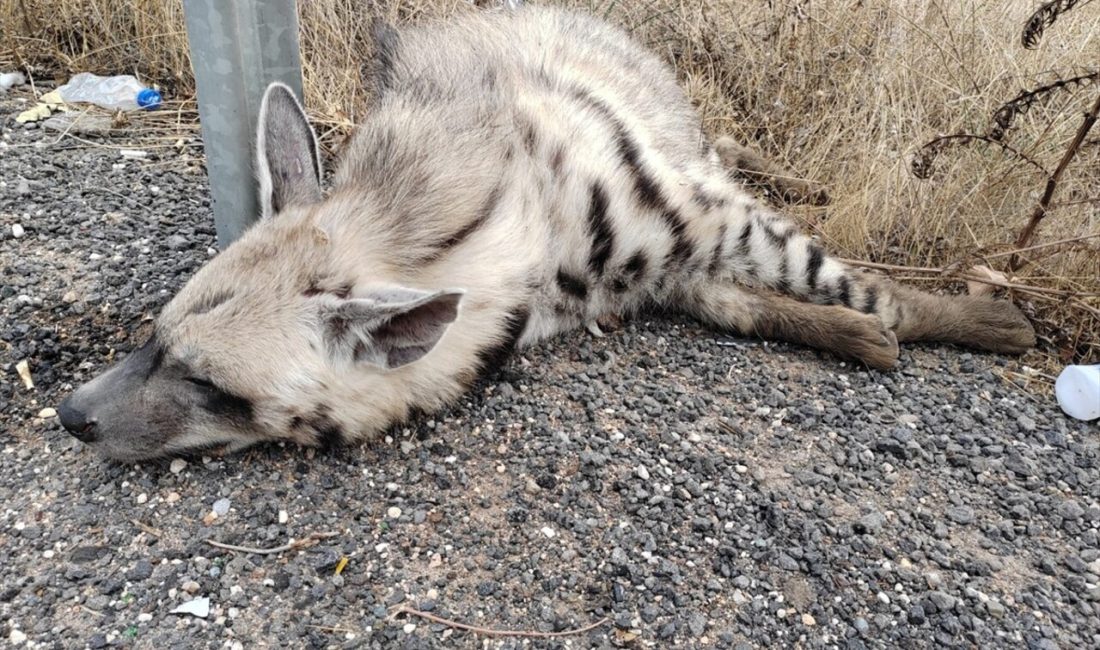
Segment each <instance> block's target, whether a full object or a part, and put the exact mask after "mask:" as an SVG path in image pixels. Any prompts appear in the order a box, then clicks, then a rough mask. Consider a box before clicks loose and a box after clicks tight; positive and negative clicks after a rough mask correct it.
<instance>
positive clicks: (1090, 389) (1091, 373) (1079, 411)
mask: <svg viewBox="0 0 1100 650" xmlns="http://www.w3.org/2000/svg"><path fill="white" fill-rule="evenodd" d="M1054 394H1055V395H1056V396H1057V397H1058V406H1061V407H1062V410H1063V411H1065V412H1066V415H1069V416H1070V417H1074V418H1077V419H1078V420H1084V421H1086V422H1088V421H1089V420H1095V419H1096V418H1100V365H1096V366H1067V367H1066V369H1065V370H1063V371H1062V374H1060V375H1058V380H1057V381H1055V382H1054Z"/></svg>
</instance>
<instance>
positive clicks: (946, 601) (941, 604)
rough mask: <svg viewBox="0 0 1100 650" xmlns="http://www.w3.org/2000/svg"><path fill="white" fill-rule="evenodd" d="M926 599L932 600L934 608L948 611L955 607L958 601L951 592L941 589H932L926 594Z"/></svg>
mask: <svg viewBox="0 0 1100 650" xmlns="http://www.w3.org/2000/svg"><path fill="white" fill-rule="evenodd" d="M928 600H930V601H932V604H933V605H935V606H936V609H938V610H939V611H941V612H950V611H951V610H953V609H955V603H956V602H957V601H958V599H957V598H955V597H954V596H952V595H951V594H948V593H945V592H942V591H933V592H932V593H931V594H929V595H928Z"/></svg>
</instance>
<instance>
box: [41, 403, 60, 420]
mask: <svg viewBox="0 0 1100 650" xmlns="http://www.w3.org/2000/svg"><path fill="white" fill-rule="evenodd" d="M55 415H57V411H56V410H54V409H52V408H50V407H49V406H47V407H46V408H44V409H42V410H41V411H39V412H38V417H40V418H42V419H43V420H48V419H50V418H52V417H53V416H55Z"/></svg>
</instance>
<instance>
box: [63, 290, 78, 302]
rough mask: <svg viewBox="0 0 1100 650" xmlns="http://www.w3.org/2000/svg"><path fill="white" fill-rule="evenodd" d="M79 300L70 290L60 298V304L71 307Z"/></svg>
mask: <svg viewBox="0 0 1100 650" xmlns="http://www.w3.org/2000/svg"><path fill="white" fill-rule="evenodd" d="M79 299H80V296H78V295H77V294H76V292H75V291H72V290H69V291H66V292H65V295H63V296H61V302H63V303H65V304H66V305H71V304H73V303H74V302H76V301H77V300H79Z"/></svg>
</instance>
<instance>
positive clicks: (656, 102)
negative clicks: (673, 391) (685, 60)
mask: <svg viewBox="0 0 1100 650" xmlns="http://www.w3.org/2000/svg"><path fill="white" fill-rule="evenodd" d="M375 32H376V34H375V38H376V46H377V47H376V49H377V56H376V58H375V60H374V61H373V62H372V65H373V71H372V74H371V79H370V83H372V84H373V85H374V95H375V96H376V100H375V101H374V104H373V106H372V108H371V110H370V113H369V115H368V116H367V117H366V119H365V120H364V121H363V123H362V124H360V125H359V126H358V128H357V129H356V132H355V135H354V137H353V139H352V141H351V142H350V144H349V146H348V147H347V149H346V151H345V152H344V153H343V154H342V156H341V160H340V162H339V165H338V168H337V171H336V175H335V180H334V183H333V187H332V188H331V189H330V190H329V191H328V192H327V193H326V192H324V191H323V189H322V186H321V180H320V179H321V178H322V171H321V161H320V156H319V155H318V149H317V142H316V137H315V135H314V133H313V130H312V129H311V128H310V126H309V124H308V122H307V121H306V118H305V115H304V113H303V111H302V109H301V106H300V105H299V104H298V102H297V100H296V99H295V98H294V96H293V95H292V94H291V93H290V92H289V91H288V90H287V89H286V88H285V87H284V86H281V85H273V86H271V87H270V88H269V89H268V91H267V93H266V95H265V97H264V101H263V105H262V109H261V112H260V119H259V125H258V129H257V174H258V176H259V181H260V182H259V186H260V196H261V199H262V204H263V218H262V219H261V221H260V222H259V223H257V224H256V225H255V226H253V227H252V228H250V229H249V230H248V231H247V232H246V233H245V234H244V235H243V236H242V237H241V238H240V239H239V240H238V241H237V242H235V243H234V244H233V245H231V246H229V247H228V248H227V249H226V250H225V251H223V252H221V253H220V254H219V255H218V256H216V257H215V258H214V259H213V260H211V261H210V262H209V263H208V264H207V265H206V266H204V267H203V268H202V269H200V270H199V272H198V273H197V274H196V275H195V277H194V278H192V279H191V281H190V282H189V283H188V284H187V285H186V286H185V287H184V288H183V290H182V291H181V292H180V293H179V294H178V295H177V296H176V297H175V298H174V299H173V300H172V301H171V302H170V303H169V304H168V305H167V307H166V308H165V309H164V311H163V313H162V314H161V315H160V316H159V318H158V319H157V321H156V327H155V332H154V333H153V335H152V336H151V338H150V339H149V341H148V342H147V343H145V345H144V346H142V347H141V348H140V349H138V350H136V351H134V352H133V353H131V354H130V355H129V356H127V357H126V358H125V359H124V360H123V361H121V362H120V363H119V364H118V365H117V366H115V367H114V368H112V369H110V370H108V371H107V372H105V373H104V374H102V375H100V376H99V377H97V378H95V379H93V380H92V381H91V382H89V383H87V384H85V385H84V386H82V387H80V388H79V389H78V390H77V391H75V392H74V393H73V394H72V395H71V396H70V397H69V398H68V399H66V400H65V402H64V403H63V404H62V405H61V406H60V408H59V409H58V411H59V414H60V417H61V421H62V424H63V425H64V426H65V427H66V428H67V429H68V430H69V431H70V432H71V433H72V434H73V435H74V436H76V437H77V438H79V439H81V440H83V441H85V442H87V443H89V444H90V445H91V446H92V447H93V448H95V449H96V450H98V451H99V452H101V453H102V454H103V455H105V456H108V457H111V458H115V459H121V460H138V459H145V458H151V457H158V456H164V455H171V454H178V453H187V452H194V451H198V450H203V449H210V448H215V447H228V448H231V449H232V448H240V447H243V446H247V445H249V444H252V443H256V442H259V441H263V440H288V441H293V442H296V443H300V444H303V445H332V444H341V443H348V442H353V441H357V440H361V439H364V438H367V437H370V436H372V435H375V434H377V433H378V432H380V431H383V430H385V429H386V428H388V427H390V426H391V425H393V424H394V423H396V422H399V421H402V420H403V419H405V418H407V417H408V416H409V414H410V413H413V412H416V411H432V410H434V409H438V408H440V407H442V406H443V405H445V404H447V403H448V402H451V401H453V400H454V399H455V398H457V397H458V396H459V395H460V394H461V393H462V392H463V391H464V390H466V389H467V388H468V387H469V386H470V385H471V384H472V383H473V382H474V381H475V380H476V379H477V378H478V377H479V376H480V375H482V374H483V373H484V372H485V371H487V370H489V369H490V368H492V367H493V365H494V364H496V363H498V362H499V360H500V358H501V357H502V355H504V354H507V353H508V352H509V351H510V350H512V349H513V348H515V347H516V346H523V345H526V344H530V343H532V342H535V341H538V340H541V339H545V338H547V337H550V336H553V335H555V334H557V333H559V332H563V331H567V330H572V329H576V328H580V327H588V328H589V329H590V330H592V331H593V332H598V331H599V328H598V325H597V324H596V323H597V321H598V320H599V319H601V318H602V317H604V316H608V315H617V314H623V313H628V312H632V311H635V310H637V309H640V308H643V307H646V306H657V307H662V308H666V309H678V310H682V311H684V312H687V313H690V314H693V315H695V316H696V317H698V318H700V319H702V320H704V321H706V322H708V323H711V324H713V325H715V326H717V327H720V328H722V329H725V330H729V331H732V332H736V333H740V334H743V335H755V336H760V337H764V338H769V339H781V340H786V341H792V342H796V343H801V344H805V345H809V346H812V347H816V348H821V349H825V350H829V351H832V352H834V353H836V354H839V355H842V356H847V357H851V358H854V359H856V360H859V361H861V362H863V363H865V364H867V365H869V366H871V367H873V368H880V369H882V368H889V367H891V366H893V365H894V364H895V363H896V361H897V356H898V347H897V344H898V341H917V340H935V341H946V342H951V343H958V344H962V345H968V346H972V347H976V348H981V349H986V350H993V351H998V352H1010V353H1019V352H1022V351H1024V350H1026V349H1027V348H1029V347H1030V346H1032V345H1033V344H1034V334H1033V331H1032V328H1031V326H1030V325H1029V324H1028V322H1027V320H1026V319H1025V318H1024V317H1023V316H1022V315H1021V314H1020V312H1019V311H1018V310H1017V309H1016V308H1015V307H1013V306H1012V304H1011V303H1009V302H1007V301H997V300H992V299H989V298H977V297H967V296H961V297H942V296H934V295H931V294H927V293H923V292H920V291H916V290H914V289H910V288H906V287H903V286H900V285H897V284H894V283H892V282H890V281H888V280H886V279H884V278H882V277H879V276H875V275H870V274H865V273H859V272H856V271H854V270H852V269H850V268H848V267H846V266H845V265H843V264H842V263H840V262H839V261H837V260H836V259H834V258H832V257H830V256H829V254H828V253H826V252H825V251H824V250H823V249H822V247H821V246H819V245H818V244H817V243H815V242H814V241H813V240H811V239H810V238H809V237H807V236H806V235H804V234H802V233H800V232H798V230H797V229H796V228H795V227H794V226H793V225H792V224H791V222H790V221H788V220H787V219H784V218H783V217H781V216H780V215H779V214H777V213H776V212H774V211H773V210H771V209H769V208H768V207H766V206H765V205H763V204H762V203H760V202H759V201H757V200H756V199H754V198H753V197H752V196H751V195H750V194H749V193H748V192H747V191H745V190H744V189H743V188H742V187H740V186H739V185H738V184H736V183H735V182H733V180H732V179H731V176H730V174H729V173H728V171H727V170H726V169H725V168H724V166H723V164H722V160H726V162H727V163H729V164H733V163H731V162H730V158H731V157H732V158H737V156H736V155H733V154H731V151H734V150H735V149H736V147H735V145H733V144H732V143H730V142H728V141H725V140H722V141H719V142H718V143H716V146H714V147H711V146H709V145H708V144H707V143H706V140H705V138H704V135H703V132H702V130H701V128H700V120H699V119H698V117H697V115H696V113H695V111H694V109H693V108H692V106H691V104H690V102H689V101H688V99H687V98H686V96H685V95H684V93H683V92H682V90H681V89H680V88H679V86H678V85H677V83H676V79H675V75H674V74H673V72H672V71H671V70H670V69H669V67H668V66H666V65H665V64H663V63H662V62H661V61H659V60H658V59H657V57H655V56H653V55H652V54H650V53H648V52H646V51H645V50H644V49H642V48H641V47H639V46H638V45H637V44H636V43H634V42H633V41H632V40H630V38H629V37H628V36H627V35H626V34H624V33H623V32H621V31H620V30H618V29H616V28H613V27H611V26H609V25H606V24H604V23H602V22H600V21H598V20H595V19H593V18H591V17H588V16H586V15H583V14H579V13H573V12H569V11H563V10H556V9H546V8H534V7H532V8H524V9H520V10H517V11H510V12H492V13H488V12H484V13H476V14H474V13H472V14H469V15H465V16H462V17H459V18H455V19H452V20H451V21H449V22H447V23H437V24H432V25H427V26H422V27H419V28H412V29H404V30H401V31H397V30H394V29H393V28H390V27H387V26H385V25H379V26H378V27H377V29H376V30H375ZM440 53H446V54H445V55H441V54H440ZM811 200H812V198H811Z"/></svg>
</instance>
